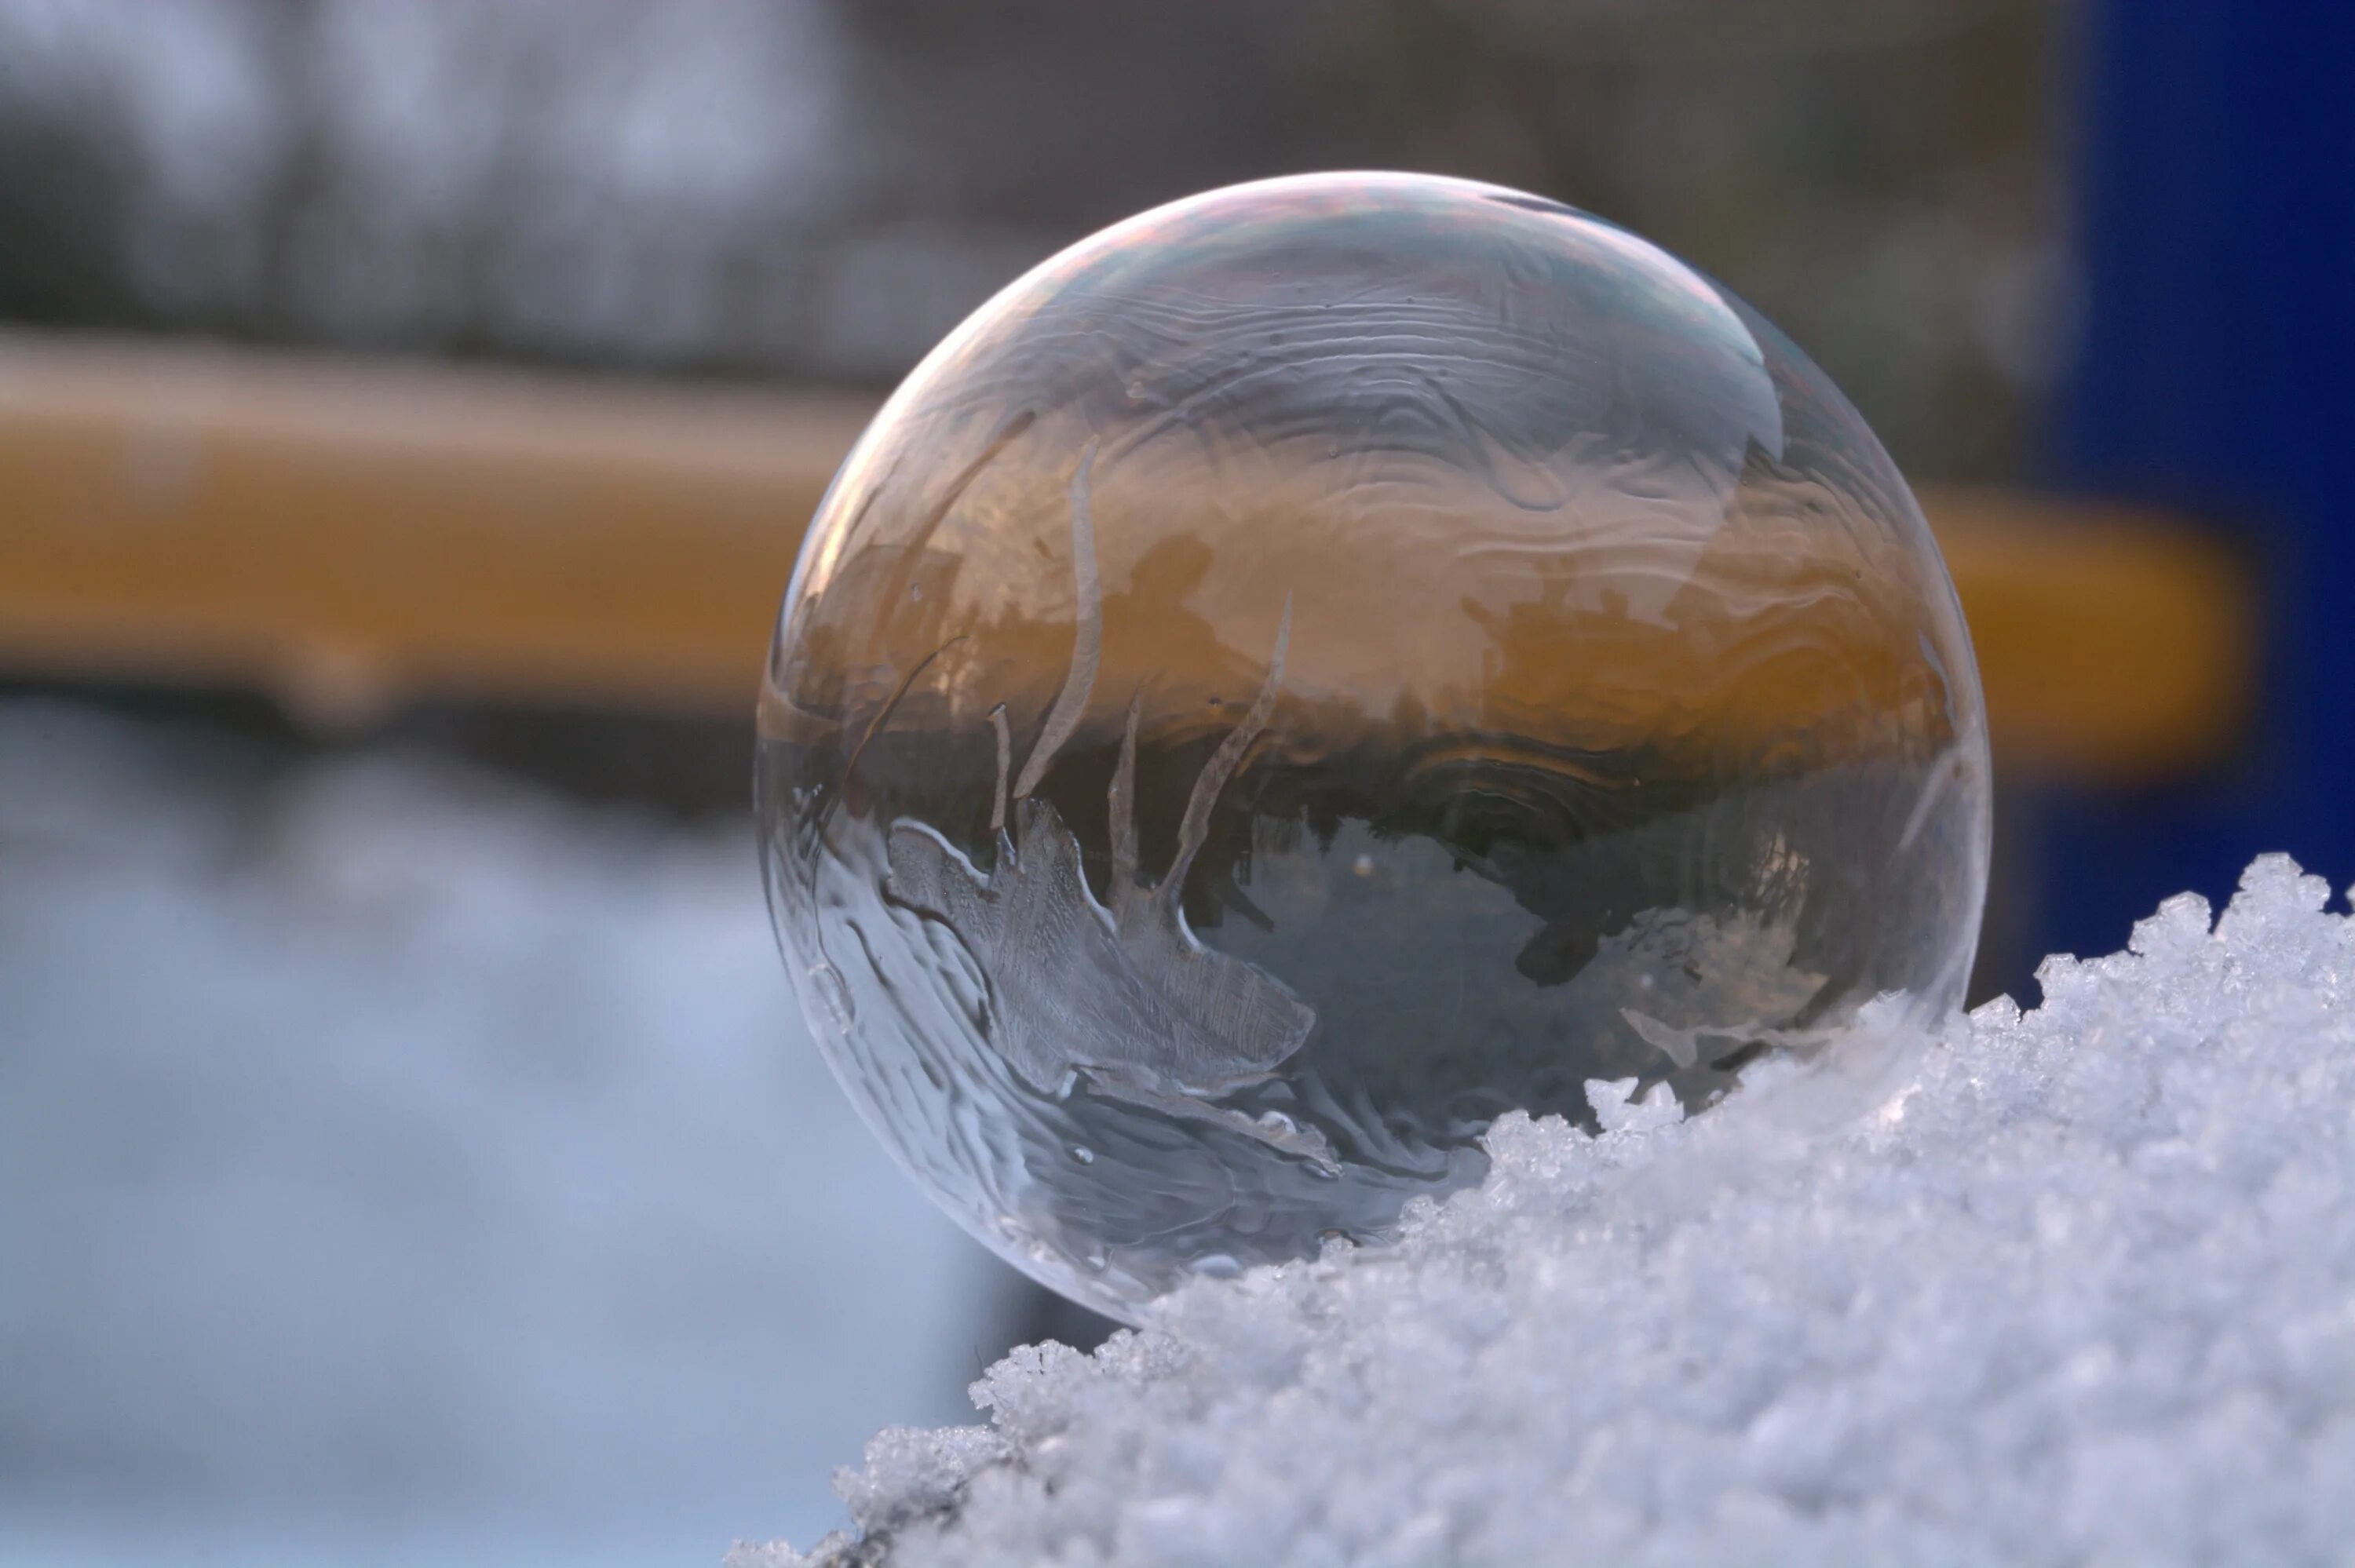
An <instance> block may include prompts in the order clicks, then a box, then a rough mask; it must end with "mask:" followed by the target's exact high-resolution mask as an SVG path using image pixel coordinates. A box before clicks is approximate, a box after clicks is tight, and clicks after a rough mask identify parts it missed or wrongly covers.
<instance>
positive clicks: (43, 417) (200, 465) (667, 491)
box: [0, 337, 2252, 782]
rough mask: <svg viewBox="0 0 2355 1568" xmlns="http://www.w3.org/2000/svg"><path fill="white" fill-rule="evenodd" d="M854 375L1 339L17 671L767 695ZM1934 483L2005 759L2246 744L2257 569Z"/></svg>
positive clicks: (2053, 760) (2129, 770) (2181, 542)
mask: <svg viewBox="0 0 2355 1568" xmlns="http://www.w3.org/2000/svg"><path fill="white" fill-rule="evenodd" d="M873 406H874V405H873V402H872V400H871V399H869V398H865V397H858V396H855V395H847V394H822V393H788V392H777V391H765V390H751V389H742V390H737V389H724V388H714V387H699V386H684V385H664V384H658V383H648V382H645V381H631V380H620V379H613V380H607V379H602V378H598V377H591V376H546V375H530V374H525V373H520V372H511V371H500V370H489V369H479V368H463V369H462V368H452V367H449V366H427V365H417V366H410V365H401V364H393V363H386V362H375V361H348V360H338V359H332V358H327V357H324V356H307V355H265V354H259V353H253V352H248V351H236V350H229V349H224V348H216V347H205V346H190V345H185V344H154V343H146V344H133V343H123V342H112V341H97V340H73V339H59V338H32V337H14V338H0V668H5V669H9V670H14V671H16V672H18V673H69V674H76V675H95V676H102V677H116V678H123V679H131V680H140V681H165V682H188V683H234V684H242V685H252V686H259V687H262V688H265V689H268V690H270V691H272V692H274V693H276V694H279V695H280V696H282V698H283V699H284V700H286V701H287V702H288V703H289V704H290V705H293V707H295V708H296V709H297V711H299V712H302V713H304V714H305V715H310V716H312V717H314V718H315V719H318V720H320V721H322V722H329V723H335V722H344V723H349V722H357V721H361V720H365V719H366V718H368V717H369V716H371V715H375V714H378V713H380V712H382V711H384V709H385V708H386V707H387V706H389V705H393V704H396V703H398V702H400V701H401V700H404V699H406V698H409V697H411V696H417V695H425V694H435V695H457V696H470V695H479V696H503V697H523V698H547V699H557V700H565V701H581V702H591V703H607V704H620V705H632V706H647V705H655V706H663V707H669V708H676V709H687V710H704V711H709V712H713V713H718V714H722V715H726V714H741V715H747V722H750V720H749V715H750V714H751V703H752V695H753V686H754V683H755V682H756V680H757V677H758V673H759V670H760V666H761V655H762V649H763V648H764V646H765V645H766V641H767V639H768V634H769V630H770V621H771V618H772V617H773V615H774V614H775V612H776V606H777V603H778V600H779V599H780V598H781V597H782V594H783V588H784V583H785V578H786V577H787V575H788V574H789V573H790V571H791V570H792V567H793V560H794V551H795V550H796V548H797V547H798V546H799V544H800V539H801V534H802V529H803V526H804V525H805V524H806V523H807V521H808V519H809V517H810V514H812V513H813V512H814V511H815V509H816V506H817V503H818V501H819V499H820V497H821V496H822V495H823V494H824V493H825V489H826V482H827V481H828V480H829V479H830V478H831V477H832V475H833V472H834V469H835V466H836V464H837V462H839V461H841V458H842V455H843V453H844V452H845V451H846V450H847V449H848V447H849V445H850V442H851V440H853V439H854V438H855V437H856V436H857V434H858V430H859V429H860V427H861V426H862V425H863V424H864V423H865V420H866V418H867V417H868V414H869V413H870V412H871V411H872V409H873ZM1923 506H1924V508H1925V509H1926V510H1927V511H1928V513H1929V515H1930V518H1931V521H1932V524H1934V527H1935V528H1936V530H1937V532H1938V535H1939V539H1940V542H1941V544H1942V545H1943V546H1945V551H1946V557H1947V561H1948V563H1949V564H1950V565H1951V566H1952V567H1953V568H1954V572H1955V581H1956V583H1957V585H1958V586H1959V587H1960V588H1961V591H1962V597H1963V603H1964V608H1965V609H1966V612H1967V613H1968V615H1969V617H1970V621H1971V629H1972V633H1973V636H1974V638H1975V639H1976V641H1977V647H1978V654H1979V661H1980V667H1981V670H1982V672H1983V673H1984V674H1985V677H1986V682H1987V701H1988V707H1989V711H1990V715H1991V723H1992V726H1993V728H1994V731H1995V744H1996V755H1997V758H1998V764H1999V765H2001V766H2003V767H2005V768H2007V769H2009V770H2013V771H2020V770H2027V771H2033V772H2036V773H2039V774H2048V775H2049V774H2062V775H2068V776H2073V777H2079V778H2083V779H2091V780H2095V781H2106V782H2138V781H2147V780H2151V779H2159V778H2164V777H2167V776H2169V775H2172V774H2177V773H2179V772H2181V771H2183V770H2185V769H2188V768H2195V767H2197V766H2199V765H2200V764H2201V763H2203V762H2205V761H2207V760H2209V759H2210V758H2213V757H2214V756H2216V755H2217V754H2218V753H2219V752H2221V751H2222V749H2223V748H2224V747H2227V746H2229V745H2230V744H2231V743H2232V738H2233V736H2234V735H2235V733H2236V727H2237V725H2238V723H2239V721H2240V718H2241V715H2242V713H2243V708H2244V707H2245V705H2246V700H2247V692H2248V689H2249V682H2250V679H2251V674H2250V652H2249V650H2250V646H2251V631H2252V609H2251V594H2250V590H2249V587H2248V584H2247V579H2246V574H2245V573H2244V571H2243V569H2242V567H2241V566H2240V563H2239V562H2238V561H2237V560H2236V559H2235V558H2234V557H2233V556H2232V554H2231V552H2230V551H2229V550H2227V549H2225V548H2224V547H2223V546H2221V545H2220V544H2219V543H2217V542H2216V541H2214V540H2213V539H2211V538H2210V537H2208V536H2206V535H2203V534H2201V533H2200V531H2199V530H2197V529H2195V528H2193V527H2190V526H2188V525H2185V524H2181V523H2179V522H2176V521H2174V520H2170V519H2169V518H2166V517H2163V516H2156V515H2151V514H2137V513H2132V512H2128V511H2125V510H2121V509H2086V508H2079V507H2070V506H2064V505H2062V504H2061V503H2054V502H2051V501H2040V500H2035V499H2031V498H2027V497H2022V496H2017V495H2011V494H2007V493H1978V492H1956V491H1941V490H1933V491H1928V492H1925V493H1923Z"/></svg>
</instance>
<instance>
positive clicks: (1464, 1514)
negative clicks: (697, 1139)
mask: <svg viewBox="0 0 2355 1568" xmlns="http://www.w3.org/2000/svg"><path fill="white" fill-rule="evenodd" d="M2327 892H2328V890H2327V888H2326V887H2325V885H2324V884H2323V883H2322V882H2321V881H2320V880H2319V879H2318V878H2315V877H2309V876H2303V875H2301V874H2299V873H2298V870H2297V868H2296V866H2295V865H2293V864H2292V863H2290V862H2289V861H2288V860H2286V859H2285V858H2282V857H2277V856H2275V857H2268V858H2266V859H2264V860H2261V861H2259V862H2258V863H2256V864H2255V865H2254V866H2253V867H2252V868H2251V869H2250V871H2249V873H2248V875H2247V877H2246V878H2245V879H2244V881H2243V885H2242V890H2241V893H2240V895H2239V896H2238V897H2237V898H2236V899H2234V901H2233V902H2232V907H2231V908H2230V910H2229V911H2228V912H2227V913H2226V914H2225V915H2224V916H2223V917H2222V920H2221V921H2219V922H2215V923H2214V924H2213V925H2212V927H2211V917H2210V911H2209V909H2208V906H2206V904H2205V903H2204V902H2203V901H2202V900H2200V899H2199V898H2196V897H2193V896H2190V895H2184V896H2181V897H2179V898H2176V899H2172V900H2170V901H2169V903H2168V904H2166V905H2165V906H2162V907H2161V909H2160V910H2159V912H2158V914H2157V915H2156V916H2153V917H2152V918H2150V919H2148V920H2147V921H2145V922H2143V923H2142V924H2141V925H2140V926H2139V927H2137V928H2136V930H2135V933H2134V938H2133V942H2132V945H2131V950H2130V951H2128V952H2126V953H2122V954H2119V955H2117V956H2115V957H2114V958H2108V959H2098V960H2095V961H2092V962H2080V961H2077V960H2075V959H2066V958H2056V959H2051V960H2050V961H2049V962H2048V963H2047V964H2046V965H2045V967H2044V969H2042V971H2041V980H2042V982H2043V985H2044V991H2045V996H2046V1001H2045V1003H2044V1005H2043V1006H2042V1007H2041V1008H2039V1009H2038V1010H2037V1011H2035V1012H2030V1013H2027V1014H2022V1013H2021V1012H2019V1010H2018V1009H2017V1008H2016V1007H2014V1006H2013V1005H2012V1004H2011V1003H2010V1002H2009V1001H1997V1002H1993V1003H1990V1004H1989V1005H1987V1006H1986V1007H1983V1008H1981V1009H1979V1010H1978V1011H1977V1012H1976V1013H1974V1014H1972V1015H1971V1016H1970V1017H1969V1018H1967V1019H1957V1020H1955V1022H1954V1023H1953V1024H1952V1025H1951V1026H1950V1028H1949V1029H1948V1030H1947V1031H1946V1033H1945V1035H1944V1036H1943V1037H1942V1038H1940V1039H1937V1040H1934V1041H1931V1040H1922V1039H1919V1038H1905V1037H1902V1035H1901V1034H1899V1033H1898V1032H1896V1031H1894V1030H1893V1029H1891V1028H1890V1027H1887V1026H1881V1027H1876V1026H1875V1025H1874V1023H1873V1022H1871V1021H1868V1022H1867V1023H1866V1024H1865V1025H1864V1026H1863V1027H1861V1028H1859V1031H1858V1033H1857V1035H1856V1037H1855V1038H1854V1039H1852V1040H1850V1041H1849V1042H1848V1043H1847V1046H1846V1048H1845V1049H1842V1050H1838V1051H1835V1052H1832V1053H1828V1054H1827V1055H1826V1057H1825V1058H1824V1060H1823V1061H1822V1062H1821V1063H1820V1064H1819V1065H1815V1066H1810V1067H1799V1066H1795V1065H1770V1066H1769V1067H1768V1068H1767V1070H1764V1071H1762V1072H1759V1073H1756V1074H1754V1075H1753V1077H1752V1078H1751V1080H1750V1081H1749V1082H1748V1083H1747V1084H1746V1085H1745V1086H1744V1088H1743V1090H1742V1093H1741V1094H1740V1095H1739V1096H1738V1097H1736V1098H1734V1099H1732V1100H1731V1101H1729V1102H1727V1103H1726V1104H1724V1105H1722V1106H1721V1107H1718V1108H1717V1109H1715V1110H1713V1111H1712V1112H1710V1114H1709V1115H1706V1116H1704V1117H1701V1118H1698V1119H1697V1120H1694V1121H1691V1122H1684V1121H1681V1120H1679V1119H1678V1113H1677V1111H1676V1109H1675V1107H1674V1106H1673V1105H1672V1104H1669V1103H1661V1104H1657V1105H1654V1104H1635V1103H1629V1102H1628V1100H1627V1098H1626V1097H1625V1095H1624V1094H1623V1093H1621V1092H1620V1091H1619V1090H1617V1089H1615V1088H1614V1087H1612V1086H1598V1104H1600V1105H1602V1106H1603V1107H1604V1116H1603V1121H1604V1127H1605V1129H1606V1130H1605V1131H1604V1133H1603V1135H1602V1136H1599V1137H1594V1138H1588V1137H1586V1136H1583V1135H1582V1134H1579V1133H1577V1132H1575V1131H1573V1130H1571V1129H1569V1128H1565V1127H1563V1126H1561V1124H1559V1123H1532V1122H1530V1121H1529V1120H1527V1119H1525V1118H1515V1119H1508V1121H1506V1122H1503V1123H1500V1124H1499V1125H1498V1126H1497V1128H1496V1129H1495V1130H1494V1132H1493V1134H1492V1135H1491V1137H1490V1139H1489V1146H1490V1149H1491V1150H1492V1152H1493V1153H1494V1155H1495V1159H1496V1163H1495V1171H1494V1173H1493V1175H1492V1176H1491V1178H1490V1180H1489V1181H1488V1182H1487V1184H1486V1185H1485V1186H1484V1187H1482V1188H1481V1189H1479V1190H1478V1191H1476V1192H1466V1193H1464V1194H1462V1195H1460V1196H1458V1197H1457V1198H1455V1199H1454V1200H1453V1201H1451V1202H1448V1203H1447V1204H1445V1205H1444V1207H1440V1208H1436V1209H1428V1208H1427V1209H1425V1211H1424V1212H1423V1213H1419V1214H1417V1215H1416V1216H1414V1218H1413V1221H1412V1224H1411V1226H1410V1228H1409V1231H1408V1234H1407V1235H1406V1237H1405V1239H1404V1240H1403V1241H1402V1242H1401V1244H1400V1245H1397V1246H1396V1247H1394V1248H1392V1249H1389V1250H1386V1251H1380V1252H1370V1251H1369V1252H1350V1251H1346V1250H1337V1251H1335V1252H1333V1253H1330V1254H1328V1255H1327V1256H1326V1257H1324V1258H1323V1259H1321V1260H1319V1261H1317V1262H1315V1263H1310V1264H1302V1265H1295V1266H1287V1267H1284V1268H1280V1269H1275V1270H1271V1271H1264V1272H1262V1273H1259V1274H1256V1275H1253V1276H1249V1277H1245V1278H1243V1279H1241V1280H1240V1281H1231V1282H1215V1281H1213V1282H1205V1283H1203V1284H1201V1285H1199V1286H1194V1287H1188V1289H1187V1290H1186V1291H1184V1292H1183V1293H1181V1294H1179V1295H1177V1296H1176V1297H1174V1298H1170V1299H1169V1300H1167V1302H1165V1303H1164V1304H1163V1307H1162V1308H1161V1309H1160V1311H1159V1312H1158V1315H1157V1318H1156V1321H1155V1323H1154V1325H1153V1327H1152V1328H1151V1329H1150V1330H1149V1331H1147V1332H1145V1333H1142V1334H1123V1335H1121V1336H1119V1337H1117V1338H1115V1339H1114V1340H1113V1341H1112V1342H1111V1343H1110V1344H1108V1345H1106V1346H1105V1347H1104V1348H1103V1351H1100V1352H1099V1353H1097V1354H1096V1355H1094V1356H1092V1357H1083V1356H1081V1355H1078V1354H1076V1353H1075V1352H1072V1351H1069V1350H1066V1349H1064V1348H1063V1347H1060V1346H1057V1345H1045V1346H1040V1347H1037V1348H1033V1349H1029V1350H1024V1351H1017V1352H1016V1353H1015V1354H1013V1355H1012V1356H1010V1357H1008V1358H1007V1360H1005V1361H1001V1362H999V1363H998V1364H997V1365H996V1367H995V1368H993V1369H992V1370H991V1371H990V1372H988V1374H987V1375H986V1376H985V1377H984V1378H983V1379H982V1381H981V1382H980V1383H976V1384H975V1386H974V1390H973V1393H974V1398H975V1402H976V1404H979V1405H980V1406H981V1407H982V1408H984V1409H986V1410H987V1411H988V1412H990V1414H991V1425H990V1426H988V1427H986V1428H980V1427H966V1428H957V1429H952V1430H949V1431H944V1432H932V1433H925V1432H916V1431H909V1430H892V1431H888V1432H885V1433H884V1434H882V1435H881V1436H879V1437H877V1438H876V1439H875V1440H874V1441H873V1442H872V1443H871V1444H869V1445H868V1451H867V1464H866V1467H865V1468H864V1469H861V1470H854V1471H845V1472H843V1473H841V1474H840V1475H839V1476H837V1481H836V1485H837V1490H839V1491H840V1493H841V1494H842V1496H843V1498H844V1499H845V1500H846V1501H847V1503H848V1504H849V1505H850V1509H851V1512H852V1516H853V1518H854V1519H855V1520H857V1521H858V1524H859V1525H860V1526H861V1527H863V1530H864V1531H865V1532H866V1535H865V1539H864V1541H863V1542H855V1541H853V1540H852V1539H850V1538H847V1537H834V1538H829V1540H828V1541H827V1542H825V1543H822V1544H821V1545H820V1546H819V1547H818V1549H817V1550H816V1552H815V1554H814V1555H813V1556H812V1557H810V1558H806V1559H805V1558H799V1557H796V1556H794V1554H793V1552H791V1551H790V1550H788V1549H787V1548H785V1547H783V1545H781V1544H780V1545H772V1546H766V1547H752V1546H748V1547H741V1548H739V1550H738V1552H736V1554H735V1555H734V1557H733V1558H732V1559H731V1561H732V1562H733V1563H736V1564H738V1565H739V1568H768V1565H781V1564H788V1563H803V1562H808V1563H853V1562H856V1563H873V1562H886V1561H888V1562H889V1563H894V1564H899V1565H901V1568H923V1565H928V1564H951V1563H954V1564H959V1565H978V1564H989V1563H1066V1564H1097V1563H1121V1564H1124V1565H1136V1568H1145V1565H1148V1564H1179V1563H1185V1564H1236V1563H1284V1564H1293V1563H1297V1564H1341V1563H1357V1564H1377V1563H1380V1564H1400V1565H1402V1568H1404V1565H1414V1568H1425V1565H1431V1564H1438V1563H1614V1564H1627V1563H1695V1564H1700V1563H1710V1564H1722V1563H1737V1562H1738V1563H1745V1564H1769V1563H1792V1564H1809V1565H1817V1564H1824V1563H1874V1562H1884V1563H1895V1562H1903V1563H1943V1564H1964V1563H1987V1564H2005V1565H2007V1568H2012V1565H2020V1564H2035V1563H2087V1562H2102V1563H2129V1562H2130V1563H2176V1562H2182V1563H2194V1562H2227V1561H2229V1562H2238V1563H2269V1564H2288V1563H2322V1562H2332V1563H2345V1562H2347V1561H2348V1557H2347V1553H2348V1552H2349V1550H2350V1545H2349V1543H2350V1542H2355V1485H2350V1481H2355V923H2350V920H2349V919H2348V918H2347V917H2345V916H2333V915H2326V914H2324V913H2323V912H2322V911H2323V907H2324V905H2325V902H2326V899H2327ZM1660 1098H1661V1099H1662V1100H1663V1101H1664V1102H1665V1097H1660Z"/></svg>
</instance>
